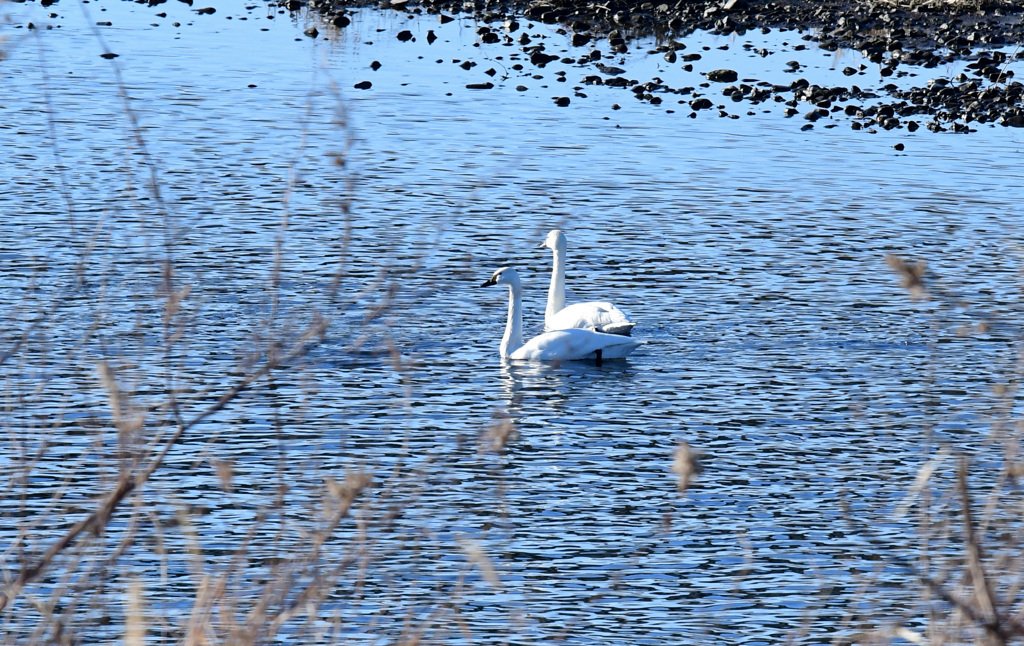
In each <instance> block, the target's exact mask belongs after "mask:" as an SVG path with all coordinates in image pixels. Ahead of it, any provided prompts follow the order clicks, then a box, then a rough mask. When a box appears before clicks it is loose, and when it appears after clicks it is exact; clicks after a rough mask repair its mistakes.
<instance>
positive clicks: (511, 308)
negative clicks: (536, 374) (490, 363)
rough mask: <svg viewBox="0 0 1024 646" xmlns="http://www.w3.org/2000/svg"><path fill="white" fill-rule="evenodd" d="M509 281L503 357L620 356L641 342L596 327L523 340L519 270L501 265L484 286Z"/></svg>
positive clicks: (578, 358) (507, 283) (599, 361)
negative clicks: (598, 329) (596, 329)
mask: <svg viewBox="0 0 1024 646" xmlns="http://www.w3.org/2000/svg"><path fill="white" fill-rule="evenodd" d="M492 285H508V322H507V323H506V324H505V335H504V336H503V337H501V357H502V359H512V360H527V361H577V360H581V359H591V358H592V359H595V360H596V361H597V364H598V365H601V361H602V360H603V359H621V358H623V357H625V356H626V355H627V354H629V353H630V352H632V351H633V350H635V349H636V348H638V347H639V346H640V345H641V344H642V342H641V341H637V340H636V339H631V338H628V337H623V336H621V335H618V334H605V333H603V332H597V331H595V330H587V329H583V328H570V329H565V330H555V331H552V332H544V333H543V334H540V335H538V336H535V337H533V338H532V339H530V340H529V341H527V342H526V343H523V284H522V282H520V280H519V273H518V272H516V270H515V269H513V268H511V267H502V268H501V269H499V270H497V271H495V272H494V275H493V276H491V278H490V280H488V281H487V282H485V283H484V284H483V285H480V286H481V287H490V286H492Z"/></svg>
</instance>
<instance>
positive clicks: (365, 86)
mask: <svg viewBox="0 0 1024 646" xmlns="http://www.w3.org/2000/svg"><path fill="white" fill-rule="evenodd" d="M353 87H354V88H356V89H357V90H369V89H370V88H371V87H373V83H370V82H369V81H360V82H358V83H356V84H355V85H354V86H353Z"/></svg>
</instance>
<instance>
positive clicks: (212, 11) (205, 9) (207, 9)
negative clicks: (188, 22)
mask: <svg viewBox="0 0 1024 646" xmlns="http://www.w3.org/2000/svg"><path fill="white" fill-rule="evenodd" d="M189 4H192V3H191V2H190V3H189ZM196 13H197V14H199V15H200V16H204V15H207V16H208V15H213V14H215V13H217V10H216V9H214V8H213V7H203V8H202V9H196Z"/></svg>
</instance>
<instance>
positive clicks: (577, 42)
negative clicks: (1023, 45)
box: [572, 34, 590, 47]
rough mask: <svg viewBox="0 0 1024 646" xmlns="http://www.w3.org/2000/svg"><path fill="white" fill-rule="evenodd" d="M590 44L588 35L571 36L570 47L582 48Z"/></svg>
mask: <svg viewBox="0 0 1024 646" xmlns="http://www.w3.org/2000/svg"><path fill="white" fill-rule="evenodd" d="M589 42H590V34H573V35H572V46H573V47H583V46H584V45H586V44H587V43H589Z"/></svg>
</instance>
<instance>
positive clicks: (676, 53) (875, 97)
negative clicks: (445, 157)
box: [279, 0, 1024, 133]
mask: <svg viewBox="0 0 1024 646" xmlns="http://www.w3.org/2000/svg"><path fill="white" fill-rule="evenodd" d="M279 1H280V3H281V5H282V6H284V7H286V8H287V9H288V10H290V11H312V12H316V13H317V14H319V15H320V16H321V17H322V19H323V20H324V21H325V22H328V23H330V24H332V25H334V26H335V27H338V28H344V27H345V26H346V25H347V24H348V23H349V20H350V19H349V17H348V14H349V12H351V11H352V10H353V9H356V8H363V7H378V8H380V9H381V10H387V11H399V12H405V13H430V14H437V15H439V16H440V20H441V21H442V22H443V21H447V20H451V17H452V16H455V15H458V14H470V15H472V16H473V17H474V18H476V19H477V20H478V21H480V22H482V23H484V24H485V25H487V26H483V27H481V28H480V29H478V37H479V38H480V41H481V43H482V44H485V45H486V44H489V43H506V44H509V43H512V42H514V43H515V44H516V45H517V46H519V47H520V49H521V50H522V52H523V59H524V60H526V61H528V62H529V63H530V64H532V65H534V66H536V67H540V68H542V67H545V66H546V65H547V64H549V63H552V62H555V61H560V62H562V63H573V64H577V65H586V66H589V67H592V68H593V73H591V74H586V75H585V77H584V78H583V83H584V84H588V85H609V86H614V87H621V88H622V89H623V90H625V91H629V92H632V94H633V95H634V96H635V97H636V98H637V99H640V100H643V101H648V102H651V103H654V104H660V103H662V102H663V101H666V100H667V99H668V98H670V97H671V98H673V99H675V101H673V103H678V104H680V105H679V108H678V109H677V111H686V110H687V108H688V109H689V110H691V111H692V113H691V116H695V115H696V113H697V112H700V111H702V110H714V109H716V108H717V109H718V111H719V114H720V115H721V116H733V115H730V114H729V113H728V111H727V109H726V108H727V107H728V106H729V105H733V106H735V105H736V104H749V105H750V106H753V105H757V104H762V103H765V102H774V103H779V104H782V110H784V113H785V115H786V116H790V117H802V118H803V120H804V121H805V124H804V125H803V126H802V127H803V128H804V129H810V128H813V127H814V124H815V123H817V122H819V121H821V120H823V119H825V120H840V119H844V120H846V121H848V122H849V125H850V127H852V128H854V129H857V130H862V129H863V130H869V131H870V130H874V129H877V128H884V129H887V130H891V129H897V128H906V129H907V130H909V131H911V132H913V131H915V130H917V129H919V128H921V127H926V128H928V129H929V130H931V131H934V132H947V131H948V132H961V133H963V132H971V131H973V130H975V129H976V128H977V126H978V124H986V123H994V124H1001V125H1004V126H1013V127H1024V84H1022V83H1021V82H1019V81H1017V80H1015V79H1014V78H1013V71H1012V70H1011V69H1008V66H1009V63H1010V62H1012V61H1013V60H1015V59H1024V51H1022V50H1021V49H1020V48H1019V47H1018V45H1020V44H1021V43H1022V42H1024V6H1021V5H1020V4H1018V3H1013V2H1010V1H1008V0H992V1H986V0H978V1H973V2H972V1H967V0H964V1H948V0H910V1H900V0H876V1H874V2H849V1H842V0H826V1H824V2H814V1H810V0H796V1H786V0H725V1H724V2H723V1H721V0H716V1H707V0H696V1H688V0H678V1H677V2H675V3H674V4H670V3H668V2H658V1H657V0H655V1H653V2H642V3H638V2H625V1H623V0H607V1H605V2H601V3H597V2H582V1H581V0H535V1H534V2H526V1H523V0H503V1H499V2H495V3H484V2H479V1H478V2H475V3H473V2H463V1H461V0H412V1H410V0H382V1H381V2H366V1H363V0H351V1H350V0H279ZM525 21H531V22H539V23H545V24H550V25H556V26H557V27H558V28H560V29H562V30H564V31H565V33H566V35H567V36H569V37H570V39H571V43H572V45H573V46H575V47H579V48H584V55H582V56H578V57H575V58H572V57H570V58H563V57H562V56H559V55H557V54H552V53H549V52H547V51H546V50H545V48H544V45H543V44H542V43H535V42H531V39H530V38H529V36H527V35H526V34H525V32H520V33H519V34H517V33H516V32H517V31H518V30H519V27H520V22H525ZM776 29H785V30H796V31H799V32H800V33H801V37H802V38H803V40H805V41H808V42H809V43H814V45H816V46H817V47H819V48H821V49H823V50H826V51H836V50H839V49H848V50H857V51H859V52H861V53H862V54H863V55H864V57H865V58H866V59H867V60H868V61H870V62H871V63H872V64H873V65H877V66H878V69H879V73H880V75H881V77H883V79H882V80H883V81H884V77H889V76H893V75H896V76H903V75H904V74H905V70H907V69H921V70H927V69H932V68H940V67H942V66H946V65H949V64H951V63H957V62H963V61H967V65H966V69H965V70H964V72H962V73H960V74H958V75H956V76H955V77H953V78H944V77H942V75H941V72H939V73H937V74H936V75H935V77H934V78H933V79H932V80H930V81H928V82H927V83H926V84H924V85H921V86H913V87H907V86H906V85H905V84H904V85H903V86H902V87H901V86H900V85H897V84H895V83H881V84H880V85H879V87H878V88H875V89H873V90H870V91H865V90H862V89H861V88H859V87H858V86H856V85H850V86H838V87H823V86H818V85H815V84H812V83H809V82H808V81H807V80H805V79H803V78H799V77H798V78H796V79H795V80H794V81H793V82H792V83H790V84H788V85H779V84H771V83H767V82H764V81H759V80H757V79H749V78H743V79H739V77H738V75H737V73H736V72H735V71H733V70H727V69H720V70H713V71H710V72H707V73H706V74H705V79H706V80H705V82H704V83H702V84H701V85H702V86H703V87H701V88H697V89H696V90H695V89H694V88H691V87H686V88H672V87H668V86H667V85H665V84H664V83H662V82H660V79H650V80H645V79H630V78H626V77H624V76H622V75H621V73H622V72H623V70H621V69H617V68H614V67H613V66H609V65H605V64H604V62H603V61H604V59H611V58H614V57H616V56H621V55H622V54H624V53H626V52H629V51H630V50H631V47H632V46H633V43H634V42H635V41H636V39H637V38H639V37H648V36H654V37H656V38H657V39H658V42H659V43H661V44H660V45H659V46H658V47H657V48H656V49H655V50H651V51H650V52H649V53H651V54H655V55H661V56H664V57H665V60H666V61H667V62H668V63H670V64H679V65H682V66H683V68H684V69H687V70H688V71H690V70H692V69H693V68H692V63H693V61H694V60H698V59H700V54H699V53H692V52H690V53H688V52H685V51H683V50H684V49H685V46H684V45H683V44H682V43H679V42H678V41H677V40H676V39H678V38H683V37H685V36H687V35H688V34H691V33H693V32H694V31H697V30H702V31H707V32H711V33H714V34H720V35H728V34H736V35H739V36H742V35H744V34H746V33H747V32H748V31H754V30H760V31H762V32H764V33H768V32H770V31H771V30H776ZM406 35H407V34H406ZM397 37H398V38H399V39H401V38H402V37H403V34H397ZM814 45H810V46H814ZM586 48H589V51H585V50H586ZM793 64H794V62H790V63H787V65H793ZM688 65H689V67H688V68H687V66H688ZM798 67H799V66H798V65H797V69H790V70H787V71H793V72H798ZM863 69H865V68H864V66H862V67H861V70H863ZM861 70H857V69H853V68H847V69H845V70H843V73H844V74H846V75H848V76H852V75H854V74H856V73H858V72H859V71H861ZM615 72H619V73H615ZM486 85H490V84H486ZM478 89H486V88H484V86H483V85H481V87H480V88H478ZM563 104H564V105H568V104H569V100H568V98H566V99H565V101H564V103H563ZM834 125H835V123H834V121H833V122H831V123H829V127H834Z"/></svg>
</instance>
